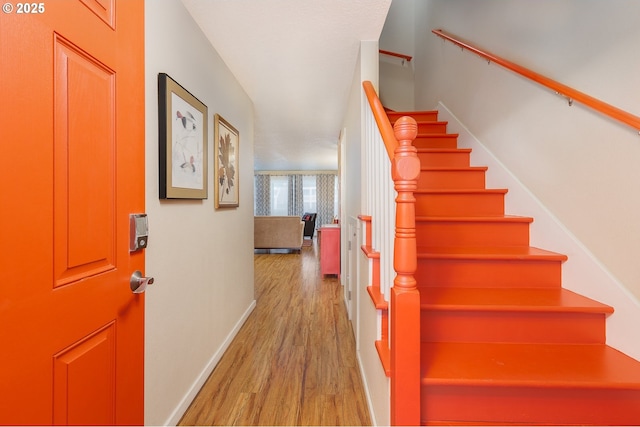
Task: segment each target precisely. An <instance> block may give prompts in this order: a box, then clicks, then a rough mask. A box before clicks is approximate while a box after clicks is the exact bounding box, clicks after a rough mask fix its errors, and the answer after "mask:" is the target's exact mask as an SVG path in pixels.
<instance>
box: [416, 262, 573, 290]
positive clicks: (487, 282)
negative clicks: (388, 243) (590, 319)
mask: <svg viewBox="0 0 640 427" xmlns="http://www.w3.org/2000/svg"><path fill="white" fill-rule="evenodd" d="M415 278H416V281H417V282H418V286H419V287H423V286H438V287H448V286H454V287H465V288H476V287H479V288H487V287H490V288H504V287H521V288H522V287H524V288H556V287H559V286H560V283H561V262H560V261H530V260H465V259H462V260H459V259H424V258H419V259H418V268H417V270H416V274H415Z"/></svg>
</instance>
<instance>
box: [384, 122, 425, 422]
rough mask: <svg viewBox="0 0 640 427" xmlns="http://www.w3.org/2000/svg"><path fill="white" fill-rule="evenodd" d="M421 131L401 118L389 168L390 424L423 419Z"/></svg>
mask: <svg viewBox="0 0 640 427" xmlns="http://www.w3.org/2000/svg"><path fill="white" fill-rule="evenodd" d="M417 133H418V125H417V124H416V121H415V120H414V119H412V118H410V117H402V118H400V119H398V121H397V122H396V124H395V125H394V134H395V137H396V139H397V140H398V143H399V146H398V147H397V148H396V149H395V153H394V158H393V161H392V169H391V174H392V177H393V181H394V183H395V184H394V188H395V190H396V191H397V193H398V196H397V198H396V235H395V240H394V242H395V253H394V260H393V263H394V268H395V270H396V277H395V279H394V281H393V288H392V290H391V372H392V375H391V424H392V425H419V424H420V293H419V291H418V288H417V286H416V280H415V278H414V274H415V272H416V269H417V249H416V214H415V202H416V199H415V197H414V195H413V192H414V191H415V190H416V189H417V188H418V176H419V174H420V160H419V159H418V155H417V150H416V148H415V147H413V145H412V142H413V140H414V139H415V138H416V135H417Z"/></svg>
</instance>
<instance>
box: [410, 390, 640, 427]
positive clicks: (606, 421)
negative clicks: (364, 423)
mask: <svg viewBox="0 0 640 427" xmlns="http://www.w3.org/2000/svg"><path fill="white" fill-rule="evenodd" d="M421 395H422V397H421V413H422V420H421V421H422V424H423V425H424V424H429V423H430V422H436V423H440V422H446V421H452V422H458V423H464V422H468V423H471V424H475V423H477V422H484V423H496V424H503V423H521V424H522V423H526V424H529V425H537V424H554V425H560V424H574V425H639V424H640V405H639V404H638V402H640V391H638V390H616V389H613V390H611V389H604V390H603V389H581V388H576V387H572V386H566V387H558V388H552V387H501V386H495V387H490V386H477V385H464V384H460V385H451V386H446V385H445V386H443V385H423V387H422V393H421Z"/></svg>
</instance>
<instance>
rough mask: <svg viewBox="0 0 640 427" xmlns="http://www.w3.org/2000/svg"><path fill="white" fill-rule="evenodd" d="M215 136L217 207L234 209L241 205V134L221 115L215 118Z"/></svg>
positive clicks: (214, 155)
mask: <svg viewBox="0 0 640 427" xmlns="http://www.w3.org/2000/svg"><path fill="white" fill-rule="evenodd" d="M214 123H215V132H214V133H215V136H214V140H213V150H214V153H213V157H214V159H215V171H214V183H213V185H214V187H215V206H216V209H217V208H234V207H237V206H238V205H239V196H240V192H239V190H238V186H239V184H240V182H239V181H240V180H239V178H240V177H239V169H238V168H239V163H238V154H239V153H240V151H239V149H240V146H239V144H240V134H239V133H238V131H237V130H236V128H234V127H233V126H231V124H229V122H227V121H226V120H225V119H223V118H222V116H220V115H219V114H216V115H215V117H214Z"/></svg>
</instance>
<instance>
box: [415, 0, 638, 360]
mask: <svg viewBox="0 0 640 427" xmlns="http://www.w3.org/2000/svg"><path fill="white" fill-rule="evenodd" d="M639 14H640V2H637V1H628V0H611V1H607V2H601V1H597V0H596V1H594V0H540V1H536V2H532V1H528V0H509V1H502V0H485V1H482V2H478V1H472V0H460V1H456V2H451V1H447V0H428V1H424V2H416V4H415V23H416V24H415V25H416V30H415V34H416V45H417V46H418V45H419V46H420V48H419V49H416V59H415V61H416V63H415V67H416V77H415V82H416V107H417V108H418V109H429V108H436V107H437V106H438V105H440V106H444V107H446V109H448V110H449V111H450V112H452V113H453V114H455V116H456V119H457V120H459V122H460V123H463V124H464V126H465V127H466V128H467V129H468V132H469V133H470V134H471V135H473V137H474V138H475V139H477V141H479V142H480V143H481V144H482V145H483V146H484V147H486V148H487V150H488V151H489V152H491V153H492V156H493V157H494V158H495V160H496V161H497V162H498V163H500V164H502V165H503V166H504V167H505V169H506V170H507V171H509V173H510V174H511V175H512V176H513V177H515V178H516V179H517V181H519V182H520V183H521V184H522V185H523V188H526V190H527V191H528V192H530V196H532V198H534V199H537V200H539V201H540V203H541V204H542V205H543V206H544V207H545V209H546V210H547V211H548V214H549V216H550V217H555V218H557V220H558V221H559V223H560V224H561V225H562V227H560V228H562V229H563V230H562V231H563V232H564V234H566V235H567V236H568V237H569V238H570V239H573V240H574V243H575V244H574V245H573V246H571V245H565V244H560V243H558V244H557V245H553V246H552V247H545V248H546V249H550V250H557V251H559V252H563V250H565V249H567V250H568V251H569V252H563V253H567V255H568V256H569V261H568V262H567V263H566V268H565V269H564V271H565V272H564V273H563V274H564V275H563V281H564V283H563V284H564V286H565V287H568V288H569V289H573V290H577V291H580V292H582V293H585V294H586V295H587V296H591V297H594V298H596V299H599V300H601V301H603V302H607V303H613V305H614V307H615V308H616V309H617V312H616V314H614V315H613V316H612V317H611V319H610V321H609V322H608V335H609V338H610V339H611V340H613V341H615V342H616V343H621V345H622V346H623V347H626V348H624V349H623V350H625V351H627V352H629V353H630V354H632V355H634V357H638V356H639V355H640V347H639V346H640V344H638V339H637V337H638V335H637V332H635V330H634V328H631V327H629V325H630V324H636V323H637V319H638V312H639V311H640V305H639V304H638V300H637V298H638V297H640V269H638V267H637V261H636V257H637V256H638V255H639V254H640V252H639V250H638V248H639V247H640V222H638V221H637V218H636V212H638V210H639V209H640V192H638V191H636V186H637V183H638V182H640V168H638V167H637V163H638V159H639V158H640V137H639V136H638V133H637V132H636V131H633V130H631V129H630V128H628V127H626V126H625V125H622V124H618V123H617V122H614V121H612V120H610V119H607V118H604V117H602V116H600V115H598V114H595V113H593V112H591V111H589V110H587V109H586V108H585V107H583V106H580V105H578V104H576V103H574V105H573V106H572V107H569V106H568V104H567V102H566V100H564V99H563V98H561V97H558V96H556V95H555V94H553V93H552V92H550V91H549V90H548V89H544V88H542V87H540V86H539V85H537V84H535V83H533V82H530V81H528V80H525V79H524V78H521V77H518V76H517V75H515V74H513V73H511V72H508V71H506V70H504V69H502V68H500V67H499V66H496V65H488V64H487V62H486V61H484V60H482V59H481V58H479V57H478V56H476V55H473V54H471V53H469V52H467V51H462V50H461V49H460V48H458V47H455V46H453V45H452V44H451V43H446V42H443V41H442V40H441V39H440V38H438V37H436V36H435V35H433V34H432V33H431V30H432V29H436V28H441V29H444V30H446V31H448V32H450V33H453V34H455V35H457V36H459V37H461V38H463V39H466V40H469V41H471V42H473V43H474V44H476V45H478V46H480V47H483V48H485V49H487V50H489V51H490V52H492V53H494V54H496V55H499V56H502V57H504V58H507V59H509V60H511V61H513V62H516V63H519V64H521V65H523V66H525V67H527V68H530V69H532V70H534V71H537V72H539V73H541V74H544V75H546V76H548V77H550V78H553V79H555V80H557V81H560V82H562V83H564V84H567V85H569V86H572V87H574V88H576V89H578V90H581V91H583V92H585V93H588V94H590V95H592V96H595V97H597V98H600V99H602V100H603V101H605V102H608V103H611V104H613V105H615V106H618V107H620V108H623V109H626V110H627V111H629V112H631V113H633V114H636V115H638V114H640V107H639V106H638V99H639V98H640V97H639V95H640V73H638V70H639V69H640V50H639V49H637V41H638V40H640V27H639V26H638V25H637V19H636V17H637V16H638V15H639ZM472 159H473V157H472ZM490 173H491V170H490ZM507 197H508V199H507V203H508V207H509V206H518V205H514V204H513V203H510V200H513V198H511V199H510V197H511V196H509V195H508V196H507ZM520 206H521V205H520ZM516 209H519V208H518V207H516ZM508 213H512V214H521V215H529V214H531V212H527V211H510V212H508ZM538 230H541V227H540V226H539V221H537V222H534V225H533V228H532V241H533V242H534V243H535V242H543V241H547V240H549V239H546V238H545V236H544V235H541V234H537V233H538ZM546 237H549V236H546ZM565 241H566V239H565ZM571 247H573V248H574V249H570V248H571ZM568 248H569V249H568ZM588 256H591V257H592V259H591V260H590V264H591V265H590V266H589V268H592V267H593V266H595V267H597V270H598V274H586V273H585V272H586V271H587V270H586V268H584V267H582V266H580V267H578V268H576V262H578V261H577V260H578V259H586V258H588ZM579 270H582V271H579ZM594 271H595V270H594ZM617 296H622V299H620V298H618V297H617ZM621 316H622V319H621ZM625 316H626V317H625Z"/></svg>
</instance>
